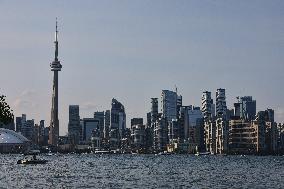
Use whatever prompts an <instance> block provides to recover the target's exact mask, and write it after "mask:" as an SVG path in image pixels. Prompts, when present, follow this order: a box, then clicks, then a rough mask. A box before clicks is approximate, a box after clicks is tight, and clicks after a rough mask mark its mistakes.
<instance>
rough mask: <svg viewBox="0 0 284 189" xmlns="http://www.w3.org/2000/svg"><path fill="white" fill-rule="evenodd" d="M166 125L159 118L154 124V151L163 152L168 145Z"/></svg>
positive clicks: (162, 119)
mask: <svg viewBox="0 0 284 189" xmlns="http://www.w3.org/2000/svg"><path fill="white" fill-rule="evenodd" d="M167 125H168V123H167V121H166V119H165V118H163V117H161V118H159V119H158V120H157V121H156V122H155V123H154V146H153V147H154V150H155V151H165V150H166V148H167V144H168V141H169V140H168V127H167Z"/></svg>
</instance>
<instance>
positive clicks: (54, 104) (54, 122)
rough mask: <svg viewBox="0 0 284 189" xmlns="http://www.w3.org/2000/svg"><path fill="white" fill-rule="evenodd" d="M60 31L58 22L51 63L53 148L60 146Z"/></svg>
mask: <svg viewBox="0 0 284 189" xmlns="http://www.w3.org/2000/svg"><path fill="white" fill-rule="evenodd" d="M57 38H58V30H57V20H56V31H55V41H54V44H55V58H54V60H53V62H52V63H50V67H51V71H53V73H54V75H53V93H52V105H51V120H50V126H49V127H50V128H49V144H50V145H53V146H57V145H58V138H59V119H58V72H59V71H61V68H62V65H61V64H60V61H59V60H58V40H57Z"/></svg>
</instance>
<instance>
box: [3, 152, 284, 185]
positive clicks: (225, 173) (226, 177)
mask: <svg viewBox="0 0 284 189" xmlns="http://www.w3.org/2000/svg"><path fill="white" fill-rule="evenodd" d="M21 157H22V156H21V155H3V154H2V155H1V154H0V168H1V171H0V188H284V157H283V156H211V155H209V156H198V157H197V156H192V155H168V156H155V155H111V154H110V155H95V154H82V155H79V154H72V155H54V156H41V157H43V158H44V159H47V160H49V162H48V163H47V164H45V165H17V164H16V162H17V160H18V159H20V158H21Z"/></svg>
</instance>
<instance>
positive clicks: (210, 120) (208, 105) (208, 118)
mask: <svg viewBox="0 0 284 189" xmlns="http://www.w3.org/2000/svg"><path fill="white" fill-rule="evenodd" d="M201 103H202V113H203V118H204V131H205V147H206V150H207V151H209V152H211V153H215V146H216V141H215V139H216V126H215V122H214V112H215V111H214V104H213V99H212V98H211V92H209V91H205V92H203V93H202V98H201Z"/></svg>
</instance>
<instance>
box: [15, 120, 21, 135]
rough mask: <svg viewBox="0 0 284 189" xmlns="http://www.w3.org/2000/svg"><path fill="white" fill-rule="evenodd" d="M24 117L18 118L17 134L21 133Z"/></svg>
mask: <svg viewBox="0 0 284 189" xmlns="http://www.w3.org/2000/svg"><path fill="white" fill-rule="evenodd" d="M21 128H22V117H16V132H21Z"/></svg>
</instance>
